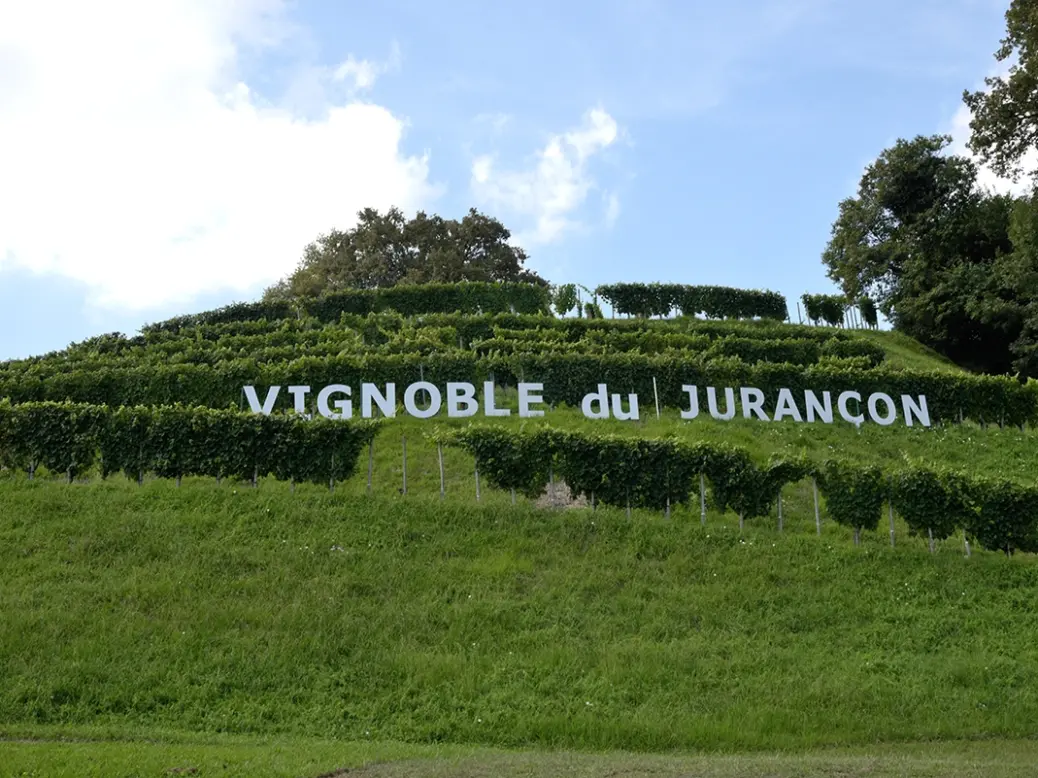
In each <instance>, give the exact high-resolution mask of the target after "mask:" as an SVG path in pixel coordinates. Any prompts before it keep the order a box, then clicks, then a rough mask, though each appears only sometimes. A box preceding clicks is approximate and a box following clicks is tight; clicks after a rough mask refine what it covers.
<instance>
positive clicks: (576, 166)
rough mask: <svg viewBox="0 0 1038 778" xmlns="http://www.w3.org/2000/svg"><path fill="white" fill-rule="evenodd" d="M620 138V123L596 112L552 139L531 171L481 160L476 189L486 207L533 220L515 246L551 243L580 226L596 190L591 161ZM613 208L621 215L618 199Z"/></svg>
mask: <svg viewBox="0 0 1038 778" xmlns="http://www.w3.org/2000/svg"><path fill="white" fill-rule="evenodd" d="M619 135H620V130H619V127H618V126H617V123H616V121H615V120H614V119H613V118H612V117H611V116H610V115H609V114H608V113H606V112H605V111H604V110H602V109H601V108H596V109H593V110H591V111H588V112H587V114H585V116H584V120H583V122H582V124H581V125H580V126H579V127H577V128H575V129H572V130H570V131H568V132H565V133H562V134H561V135H554V136H552V137H551V138H549V139H548V142H547V144H546V145H545V147H544V148H543V149H541V150H540V151H539V152H537V154H536V156H535V158H534V159H533V160H532V165H531V166H530V167H529V168H528V169H525V170H499V169H497V166H496V162H495V159H494V157H493V156H492V155H483V156H480V157H477V158H476V159H475V160H474V161H473V163H472V178H471V186H472V189H473V191H474V193H475V194H476V196H477V197H478V198H480V199H481V200H483V201H485V202H486V203H489V204H490V205H492V206H494V207H499V208H503V209H505V210H507V211H510V212H513V213H515V214H517V215H519V216H523V217H527V218H529V219H531V220H532V221H533V226H532V227H531V228H530V229H528V230H525V231H521V232H517V234H516V236H515V237H516V242H517V243H522V244H524V245H527V244H544V243H551V242H553V241H555V240H558V239H559V238H560V237H562V236H563V235H564V234H565V233H566V232H567V231H569V230H572V229H575V228H578V227H580V222H579V221H578V220H577V219H576V218H575V214H576V213H577V212H578V211H579V209H580V208H581V206H582V205H583V204H584V202H585V201H586V199H587V196H588V193H589V192H590V191H591V190H592V189H593V188H594V187H595V182H594V180H593V179H592V177H591V175H590V173H589V171H588V163H589V161H590V160H591V159H592V158H593V157H594V156H595V155H597V154H599V153H601V152H602V151H603V150H605V149H607V148H609V147H610V146H611V145H613V143H615V142H616V140H617V138H618V137H619ZM609 207H610V208H612V209H613V210H614V211H617V212H618V209H619V201H617V202H616V204H615V206H609Z"/></svg>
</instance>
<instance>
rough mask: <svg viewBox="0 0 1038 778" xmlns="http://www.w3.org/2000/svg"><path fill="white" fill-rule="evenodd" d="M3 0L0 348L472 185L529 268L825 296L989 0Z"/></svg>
mask: <svg viewBox="0 0 1038 778" xmlns="http://www.w3.org/2000/svg"><path fill="white" fill-rule="evenodd" d="M16 5H20V6H22V7H21V8H13V7H5V8H3V9H0V137H4V138H5V139H6V140H5V142H4V144H3V147H2V148H0V359H5V358H12V357H21V356H28V355H30V354H36V353H42V352H45V351H49V350H52V349H57V348H62V347H64V346H66V345H68V344H69V343H70V342H73V341H77V340H81V339H83V338H85V337H89V336H91V335H94V334H98V333H102V332H111V331H122V332H126V333H133V332H135V331H136V330H137V328H138V327H139V326H141V325H142V324H144V323H146V322H149V321H156V320H159V319H162V318H166V317H168V316H171V315H176V314H180V313H188V312H193V311H197V310H202V309H205V308H211V307H216V306H219V305H223V304H226V303H229V302H232V301H236V300H249V299H255V298H257V297H258V296H259V295H260V294H261V292H262V289H263V288H264V287H265V286H267V285H269V284H270V283H272V282H273V281H275V280H277V279H278V278H279V277H281V276H283V275H285V274H287V273H289V272H290V271H291V270H292V269H293V267H294V266H295V264H296V263H297V262H298V260H299V257H300V255H301V253H302V250H303V248H304V246H305V245H306V243H307V242H309V241H310V240H312V239H314V238H316V237H317V235H318V234H319V233H321V232H323V231H326V230H328V229H330V228H332V227H341V228H342V227H348V226H350V224H351V222H352V219H353V218H354V216H355V214H356V212H357V210H359V209H360V208H362V207H365V206H369V205H370V206H372V207H376V208H380V209H385V208H388V207H389V206H390V205H398V206H399V207H401V208H403V209H404V210H405V211H407V212H409V213H413V212H414V211H415V210H416V209H423V210H425V211H427V212H433V213H439V214H442V215H445V216H461V215H463V214H464V212H465V211H466V210H467V209H468V208H469V207H477V208H479V209H481V210H483V211H484V212H486V213H489V214H491V215H493V216H496V217H497V218H499V219H501V220H502V221H503V222H504V223H505V225H506V226H507V227H508V228H509V229H510V230H511V231H512V232H513V234H515V235H516V236H517V239H518V240H519V241H520V242H521V244H522V245H523V246H524V248H525V249H526V250H527V251H528V253H529V254H530V257H531V259H530V261H529V265H530V266H531V267H533V268H534V269H535V270H537V271H538V272H539V273H541V274H542V275H543V276H545V277H547V278H548V279H550V280H551V281H553V282H569V281H575V282H579V283H582V284H584V285H586V286H589V287H593V286H594V285H596V284H599V283H606V282H612V281H672V282H683V283H702V284H723V285H731V286H743V287H757V288H768V289H776V290H778V291H781V292H783V293H785V294H786V295H787V297H788V298H789V299H790V303H791V305H792V302H793V300H794V299H796V298H799V296H800V294H802V293H803V292H805V291H812V292H825V291H832V290H833V287H832V284H831V283H830V282H829V281H828V280H827V279H826V277H825V274H824V271H823V268H822V265H821V262H820V259H819V256H820V253H821V251H822V249H823V248H824V245H825V241H826V239H827V237H828V234H829V228H830V225H831V223H832V220H833V218H834V217H835V215H836V209H837V204H838V202H839V200H840V199H841V198H843V197H846V196H849V195H852V194H853V193H854V189H855V187H856V185H857V181H858V178H859V177H860V175H861V173H862V171H863V169H864V167H865V166H866V165H867V164H868V163H869V162H870V161H871V160H872V159H874V158H875V157H876V156H877V155H878V154H879V153H880V152H881V151H882V150H883V149H884V148H885V147H887V146H889V145H890V144H892V143H893V142H894V140H895V139H897V138H898V137H911V136H914V135H917V134H932V133H945V132H946V133H952V134H954V135H955V137H956V139H957V143H958V144H959V148H961V144H962V143H963V142H964V141H965V139H966V134H967V133H968V130H967V129H966V123H967V122H968V115H966V114H965V113H964V111H963V109H962V103H961V94H962V90H963V89H966V88H969V89H973V88H976V87H978V86H980V85H981V81H982V79H983V77H984V76H985V75H989V74H990V73H992V72H993V71H994V70H995V67H996V63H995V61H994V58H993V52H994V51H995V49H996V48H997V47H998V41H999V39H1000V38H1001V36H1002V34H1003V31H1004V17H1003V14H1004V12H1005V8H1006V6H1007V2H991V1H990V0H941V2H931V1H930V0H913V1H912V2H911V3H904V2H893V1H892V0H872V2H869V3H847V2H841V1H839V0H774V1H773V0H754V1H753V2H750V1H749V0H730V2H728V3H726V4H720V3H706V2H692V0H686V1H685V2H681V1H680V0H672V1H671V2H665V1H664V0H656V1H654V0H643V1H641V2H634V0H601V1H599V2H590V0H567V2H565V3H558V2H552V3H549V2H544V1H541V0H535V1H531V0H526V1H524V2H521V3H520V2H512V1H511V0H509V1H507V2H506V1H505V0H502V1H501V2H495V3H489V2H475V0H452V1H451V2H435V1H434V0H425V1H424V2H419V1H418V0H381V1H380V2H378V3H356V2H331V0H298V1H297V2H279V0H240V1H238V2H233V1H229V2H225V3H212V2H209V0H183V1H182V2H174V1H173V0H170V2H165V3H155V4H151V3H139V2H136V1H135V0H121V1H116V0H111V1H110V2H102V3H94V4H81V6H82V7H79V6H75V7H72V6H68V4H64V3H62V4H59V5H61V13H62V14H65V16H64V18H65V20H66V24H65V25H63V27H67V31H65V30H64V29H63V30H55V29H54V25H53V24H52V23H51V21H52V18H53V14H54V13H55V10H54V9H53V8H49V7H48V6H53V5H55V3H53V2H52V3H48V2H45V1H44V0H40V2H38V3H24V4H14V3H12V4H8V6H16ZM70 8H74V10H69V9H70ZM3 171H6V172H3Z"/></svg>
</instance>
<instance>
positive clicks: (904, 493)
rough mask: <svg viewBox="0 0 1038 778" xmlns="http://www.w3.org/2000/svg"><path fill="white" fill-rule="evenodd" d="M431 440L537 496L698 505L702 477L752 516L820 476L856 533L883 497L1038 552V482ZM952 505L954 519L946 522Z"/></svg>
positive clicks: (570, 443)
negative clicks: (549, 491)
mask: <svg viewBox="0 0 1038 778" xmlns="http://www.w3.org/2000/svg"><path fill="white" fill-rule="evenodd" d="M434 437H435V438H436V439H437V440H438V441H440V442H442V443H445V444H447V445H453V446H457V447H459V448H462V449H464V450H465V451H467V452H468V453H469V454H470V455H472V456H473V457H474V459H475V463H476V467H477V468H478V470H479V473H480V475H481V476H483V477H485V478H486V479H487V481H488V482H489V483H490V484H491V485H492V486H494V487H497V488H499V489H515V490H516V491H517V492H522V493H523V494H527V495H530V496H537V495H540V494H542V493H543V492H544V489H545V486H546V485H547V484H548V479H549V477H550V476H551V475H554V476H555V477H557V478H561V479H563V480H564V481H565V482H566V485H567V486H568V487H569V489H570V492H571V494H573V495H576V496H583V497H585V498H586V499H588V500H589V501H592V502H593V503H595V504H602V505H609V506H613V507H618V508H624V507H635V508H646V509H651V510H662V509H664V508H665V507H667V506H672V505H680V504H687V505H689V507H690V508H692V509H693V510H695V509H696V508H697V507H698V505H697V504H696V503H698V500H699V477H700V475H702V476H703V477H704V481H705V482H706V484H707V485H708V486H709V490H708V494H709V504H710V505H711V506H712V507H713V508H714V509H716V510H718V511H722V512H723V511H728V510H731V511H734V512H736V513H738V514H740V516H741V517H742V518H743V519H753V518H757V517H764V516H767V515H769V514H770V512H771V509H772V507H773V506H774V505H775V503H776V500H777V498H778V496H779V493H780V491H781V490H782V488H783V487H784V486H786V485H788V484H793V483H797V482H799V481H802V480H803V479H805V478H809V477H813V478H815V479H816V480H817V484H818V487H819V490H820V492H821V494H822V495H823V496H824V498H825V507H826V512H827V514H828V516H829V517H830V518H831V519H832V520H833V521H835V522H837V523H839V524H842V525H844V526H847V527H849V528H851V529H853V530H854V532H855V538H856V539H857V538H858V537H859V535H860V533H861V532H862V531H875V530H876V529H877V528H878V526H879V523H880V519H881V517H882V509H883V505H884V504H885V503H886V504H889V505H892V506H893V508H894V509H895V510H897V511H898V512H899V513H900V514H901V515H902V516H904V518H905V520H906V522H908V524H909V526H910V527H911V528H913V529H914V530H916V531H919V530H920V528H922V527H923V526H924V525H929V526H930V527H931V528H933V529H934V530H935V536H940V537H949V536H950V535H951V534H952V532H954V531H957V530H958V531H964V532H966V533H967V535H968V536H971V537H973V538H974V539H975V540H976V541H977V542H979V543H980V544H981V546H983V547H984V548H986V549H988V550H992V551H1004V552H1006V553H1013V552H1014V551H1028V552H1035V551H1038V488H1036V487H1033V486H1023V485H1020V484H1016V483H1013V482H1009V481H995V480H986V479H973V478H970V477H968V476H966V475H964V474H954V473H944V472H936V473H935V472H933V471H931V470H930V469H928V468H925V467H919V466H912V467H901V468H899V469H898V470H897V471H896V472H895V473H885V472H884V471H883V470H882V469H881V468H878V467H876V466H872V465H866V466H863V465H858V464H854V463H851V462H848V461H846V460H841V459H828V460H825V461H823V462H810V461H808V460H807V459H805V458H803V457H797V456H793V457H772V458H771V459H769V460H768V461H767V462H765V463H762V464H758V463H755V462H754V461H753V460H752V459H751V457H750V455H749V454H748V453H747V451H746V450H745V449H741V448H737V447H732V446H728V445H724V444H707V443H702V442H699V443H689V442H687V441H683V440H675V439H669V438H659V439H646V438H638V437H628V436H619V435H597V434H589V433H584V432H575V431H565V430H558V429H554V428H551V427H540V428H537V429H534V430H527V431H506V430H504V429H502V428H500V427H495V426H492V425H485V424H471V425H469V426H467V427H463V428H460V429H451V430H441V431H439V432H438V433H437V434H436V435H435V436H434ZM949 507H952V510H951V511H950V514H949V515H950V516H951V517H952V518H951V520H950V521H948V520H946V519H945V518H944V514H945V512H946V511H947V510H948V508H949ZM942 521H943V522H944V523H943V524H940V523H939V522H942Z"/></svg>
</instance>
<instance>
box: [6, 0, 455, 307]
mask: <svg viewBox="0 0 1038 778" xmlns="http://www.w3.org/2000/svg"><path fill="white" fill-rule="evenodd" d="M56 19H60V24H57V23H55V20H56ZM290 34H291V24H290V22H289V20H288V19H287V18H286V17H285V15H284V7H283V6H282V4H281V3H280V2H277V1H276V0H236V1H233V2H232V1H229V0H223V1H222V2H214V1H213V0H179V1H174V0H152V1H150V2H148V3H140V2H139V1H138V0H121V1H119V0H106V1H105V2H99V3H64V2H62V3H56V2H45V1H44V0H40V1H39V2H32V3H4V4H2V5H0V138H3V142H2V143H0V171H3V173H2V176H3V185H2V186H0V283H2V278H3V271H4V270H5V269H11V268H14V269H17V268H24V269H29V270H31V271H34V272H37V273H52V274H57V275H59V276H63V277H67V278H70V279H74V280H77V281H80V282H83V283H85V284H87V285H88V287H89V288H90V289H91V294H92V297H91V300H90V302H91V303H93V304H95V305H99V306H102V307H106V308H112V309H121V310H136V311H140V310H144V309H147V308H151V307H156V306H160V305H170V304H186V303H187V302H189V301H190V300H191V299H192V298H194V297H195V296H197V295H199V294H202V293H212V292H217V291H227V292H231V293H235V294H237V293H242V292H246V291H247V290H254V289H255V288H256V287H257V286H259V285H264V284H269V283H271V282H273V281H275V280H277V279H278V278H280V277H282V276H283V275H284V274H286V273H288V272H290V271H291V270H292V269H293V268H294V267H295V265H296V263H297V262H298V260H299V257H300V256H301V254H302V250H303V247H304V246H305V245H306V243H308V242H309V241H311V240H313V239H314V238H316V237H317V235H318V234H320V233H322V232H326V231H327V230H329V229H330V228H332V227H340V228H347V227H349V226H351V225H352V224H353V222H354V220H355V217H356V213H357V211H358V210H360V209H361V208H364V207H368V206H370V207H374V208H380V209H385V208H388V207H390V206H393V205H396V206H398V207H400V208H402V209H404V210H405V211H413V210H415V209H417V208H419V207H427V204H428V203H429V202H430V201H431V200H432V199H434V198H435V197H436V195H437V194H438V187H436V186H434V185H433V184H431V183H430V181H429V166H428V156H427V155H422V156H407V155H405V154H404V153H403V152H402V151H401V143H402V141H403V131H404V123H403V121H402V120H401V119H400V118H398V117H397V116H395V115H393V114H392V113H391V112H390V111H388V110H387V109H385V108H383V107H380V106H378V105H376V104H373V103H371V102H360V101H356V100H341V101H336V102H333V103H331V104H328V105H326V106H325V110H324V111H322V112H321V114H320V116H318V117H316V118H314V117H304V116H301V115H299V114H298V113H296V112H293V111H291V110H287V109H284V108H280V107H278V106H277V105H274V104H271V103H270V102H269V101H267V100H265V99H263V98H261V97H260V96H259V95H257V94H256V93H255V92H254V91H253V90H251V89H250V88H249V86H248V85H247V84H246V83H244V82H243V81H242V80H241V78H240V72H241V70H242V60H243V59H244V57H245V56H246V54H248V53H250V52H251V51H253V50H256V51H264V50H266V49H269V48H270V47H272V46H281V47H284V46H285V44H286V39H287V38H288V37H289V36H290ZM395 56H396V61H397V62H398V61H399V54H398V53H397V54H396V55H395ZM392 65H393V57H391V60H390V63H389V65H386V66H376V65H372V64H371V63H364V62H363V61H361V62H358V61H357V60H354V59H347V60H346V61H345V62H344V63H343V65H341V66H340V68H339V69H340V71H341V73H342V75H341V78H342V79H344V80H347V81H349V82H350V85H351V86H353V87H355V88H359V89H360V88H370V86H371V85H372V84H373V83H374V79H375V78H376V77H377V75H378V74H379V73H381V72H384V70H385V69H387V68H388V67H391V66H392Z"/></svg>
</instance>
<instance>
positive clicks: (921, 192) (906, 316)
mask: <svg viewBox="0 0 1038 778" xmlns="http://www.w3.org/2000/svg"><path fill="white" fill-rule="evenodd" d="M950 142H951V138H949V137H947V136H941V135H935V136H917V137H916V138H914V139H912V140H904V139H902V140H898V141H897V143H895V144H894V146H892V147H891V148H888V149H886V150H884V151H883V153H882V154H880V155H879V157H878V158H877V159H876V161H875V162H873V163H872V164H871V165H869V167H868V168H867V169H866V171H865V173H864V175H863V176H862V178H861V181H860V183H859V186H858V192H857V195H856V196H855V197H850V198H847V199H845V200H844V201H843V202H841V203H840V206H839V214H838V217H837V219H836V221H835V222H834V224H833V226H832V232H831V236H830V240H829V243H828V245H827V246H826V248H825V251H824V252H823V255H822V261H823V263H824V264H825V265H826V267H827V268H828V275H829V277H830V278H831V279H833V280H834V281H836V282H837V283H838V284H839V285H840V286H841V287H842V289H843V291H844V293H845V294H846V295H847V296H848V297H851V298H856V297H860V296H862V295H868V296H870V297H872V298H873V299H874V300H875V301H876V302H877V304H878V307H879V309H880V310H881V311H882V312H883V313H884V315H885V316H887V318H888V319H890V321H891V322H892V323H893V324H894V326H895V327H896V328H897V329H899V330H901V331H903V332H905V333H906V334H908V335H911V336H912V337H915V338H917V339H918V340H920V341H922V342H923V343H925V344H927V345H929V346H931V347H932V348H934V349H936V350H937V351H939V352H940V353H942V354H944V355H946V356H948V357H949V358H950V359H952V360H954V361H955V362H957V363H959V364H960V365H963V366H965V367H968V368H970V369H974V370H980V371H984V372H992V373H1006V372H1011V371H1023V372H1025V373H1027V374H1030V372H1031V369H1032V367H1031V361H1032V360H1031V359H1030V358H1029V357H1028V356H1027V354H1028V352H1027V348H1026V345H1027V340H1028V338H1029V337H1030V336H1028V335H1027V333H1028V332H1030V331H1031V329H1033V330H1034V332H1035V334H1036V335H1038V321H1036V323H1035V325H1034V326H1033V327H1032V325H1030V324H1028V322H1029V320H1030V318H1031V317H1032V316H1033V312H1034V310H1035V306H1034V303H1033V302H1032V300H1038V297H1036V296H1035V294H1036V292H1038V285H1036V284H1035V281H1034V275H1035V271H1036V269H1038V202H1036V201H1035V199H1034V197H1033V196H1028V197H1021V198H1013V197H1011V196H1009V195H998V194H990V193H988V192H985V191H983V190H981V189H980V188H979V187H978V186H977V166H976V164H975V163H974V162H973V161H972V160H970V159H968V158H965V157H961V156H956V155H952V154H947V153H945V151H946V147H947V146H948V144H949V143H950Z"/></svg>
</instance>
